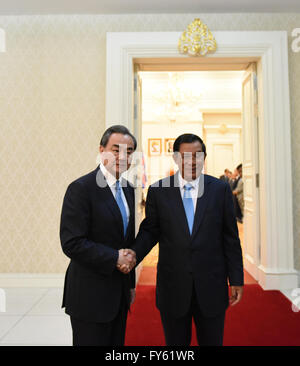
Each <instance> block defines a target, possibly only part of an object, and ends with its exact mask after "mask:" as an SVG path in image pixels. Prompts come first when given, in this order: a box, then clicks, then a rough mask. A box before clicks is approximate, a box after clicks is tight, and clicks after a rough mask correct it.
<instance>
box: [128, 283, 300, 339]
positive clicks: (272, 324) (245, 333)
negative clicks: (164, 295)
mask: <svg viewBox="0 0 300 366" xmlns="http://www.w3.org/2000/svg"><path fill="white" fill-rule="evenodd" d="M125 344H126V345H127V346H164V345H165V343H164V336H163V330H162V325H161V321H160V314H159V312H158V310H157V309H156V307H155V286H149V285H148V286H147V285H146V286H145V285H138V286H137V295H136V300H135V303H134V305H133V306H132V309H131V314H129V316H128V322H127V332H126V342H125ZM192 345H194V346H195V345H197V342H196V337H195V331H194V329H193V337H192ZM224 346H300V312H298V313H294V312H293V311H292V309H291V302H290V301H289V300H288V299H287V298H286V297H285V296H284V295H282V294H281V293H280V292H279V291H263V290H262V289H261V287H260V286H259V285H257V284H250V285H245V290H244V296H243V299H242V302H241V303H240V304H237V305H236V306H234V307H230V308H229V309H228V311H227V313H226V322H225V332H224Z"/></svg>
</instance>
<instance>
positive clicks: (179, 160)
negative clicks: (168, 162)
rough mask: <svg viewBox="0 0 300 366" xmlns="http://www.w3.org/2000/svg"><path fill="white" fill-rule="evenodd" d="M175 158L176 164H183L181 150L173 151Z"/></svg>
mask: <svg viewBox="0 0 300 366" xmlns="http://www.w3.org/2000/svg"><path fill="white" fill-rule="evenodd" d="M173 160H174V162H175V164H177V165H178V166H180V165H181V155H180V153H179V151H175V152H174V153H173Z"/></svg>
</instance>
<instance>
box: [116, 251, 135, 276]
mask: <svg viewBox="0 0 300 366" xmlns="http://www.w3.org/2000/svg"><path fill="white" fill-rule="evenodd" d="M135 265H136V255H135V251H133V250H132V249H120V250H119V258H118V262H117V268H118V270H119V271H121V272H122V273H124V274H127V273H129V272H130V271H131V270H132V269H133V268H134V267H135Z"/></svg>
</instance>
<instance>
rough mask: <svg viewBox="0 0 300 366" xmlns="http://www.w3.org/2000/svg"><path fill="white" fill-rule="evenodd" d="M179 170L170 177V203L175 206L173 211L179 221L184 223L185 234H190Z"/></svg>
mask: <svg viewBox="0 0 300 366" xmlns="http://www.w3.org/2000/svg"><path fill="white" fill-rule="evenodd" d="M178 174H179V173H178V172H177V173H176V174H175V175H172V176H171V177H170V189H169V190H168V191H169V192H170V197H169V198H170V203H171V205H172V207H173V213H174V214H175V215H176V216H177V218H178V221H179V222H180V223H181V225H182V229H183V230H184V233H185V235H187V236H190V231H189V226H188V222H187V218H186V214H185V209H184V206H183V202H182V197H181V193H180V187H179V181H178Z"/></svg>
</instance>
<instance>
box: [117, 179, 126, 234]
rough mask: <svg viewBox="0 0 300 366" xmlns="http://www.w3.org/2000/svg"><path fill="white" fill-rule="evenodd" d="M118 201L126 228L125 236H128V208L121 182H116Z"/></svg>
mask: <svg viewBox="0 0 300 366" xmlns="http://www.w3.org/2000/svg"><path fill="white" fill-rule="evenodd" d="M116 201H117V204H118V206H119V209H120V211H121V215H122V219H123V228H124V236H125V235H126V230H127V213H126V208H125V205H124V202H123V199H122V192H121V186H120V181H118V180H117V181H116Z"/></svg>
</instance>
